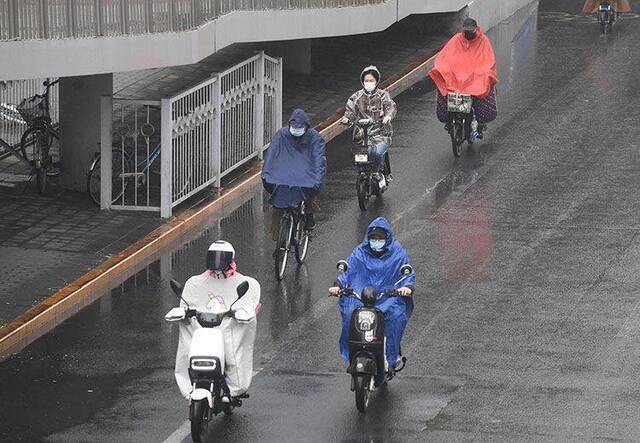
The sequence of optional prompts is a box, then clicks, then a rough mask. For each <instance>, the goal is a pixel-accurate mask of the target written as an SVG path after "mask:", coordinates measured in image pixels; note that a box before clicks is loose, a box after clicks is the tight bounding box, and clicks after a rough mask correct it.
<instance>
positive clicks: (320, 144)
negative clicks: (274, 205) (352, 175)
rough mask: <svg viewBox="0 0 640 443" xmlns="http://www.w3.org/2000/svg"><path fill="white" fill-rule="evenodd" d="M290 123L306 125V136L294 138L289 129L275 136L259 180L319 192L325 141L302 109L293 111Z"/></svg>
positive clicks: (282, 129) (322, 175)
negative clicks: (312, 189) (317, 190)
mask: <svg viewBox="0 0 640 443" xmlns="http://www.w3.org/2000/svg"><path fill="white" fill-rule="evenodd" d="M289 123H290V124H291V125H292V126H294V127H300V126H302V125H303V124H304V125H307V128H308V129H307V132H306V133H305V134H304V135H303V136H302V137H294V136H292V135H291V133H290V132H289V127H288V126H287V127H284V128H281V129H280V130H279V131H278V132H276V134H275V135H274V136H273V139H272V140H271V144H270V146H269V149H267V152H266V153H265V160H264V167H263V169H262V179H263V180H264V181H266V182H267V183H269V184H271V185H287V186H294V187H301V188H314V189H320V188H321V187H322V184H323V181H324V176H325V172H326V168H327V160H326V157H325V141H324V139H323V138H322V136H321V135H320V133H319V132H318V131H316V130H315V129H313V128H312V127H311V120H310V119H309V116H308V115H307V114H306V113H305V112H304V111H303V110H302V109H296V110H294V111H293V114H291V118H290V119H289Z"/></svg>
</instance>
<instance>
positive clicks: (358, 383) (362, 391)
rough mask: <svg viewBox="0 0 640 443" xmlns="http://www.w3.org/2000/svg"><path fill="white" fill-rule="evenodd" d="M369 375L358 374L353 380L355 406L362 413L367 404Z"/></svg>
mask: <svg viewBox="0 0 640 443" xmlns="http://www.w3.org/2000/svg"><path fill="white" fill-rule="evenodd" d="M369 383H370V376H369V375H358V376H356V380H355V392H356V407H357V408H358V411H360V412H362V413H364V412H366V410H367V406H369V394H370V392H369Z"/></svg>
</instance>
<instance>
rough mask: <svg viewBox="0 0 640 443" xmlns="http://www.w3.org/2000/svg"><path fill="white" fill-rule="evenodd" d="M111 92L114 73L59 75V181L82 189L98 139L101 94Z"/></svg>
mask: <svg viewBox="0 0 640 443" xmlns="http://www.w3.org/2000/svg"><path fill="white" fill-rule="evenodd" d="M112 93H113V74H101V75H91V76H84V77H67V78H63V79H60V135H61V147H60V163H61V164H62V175H61V177H62V180H63V182H62V185H63V186H64V187H65V188H67V189H73V190H75V191H80V192H84V191H86V186H87V171H88V170H89V165H90V164H91V160H92V159H93V155H94V153H95V152H97V151H98V150H99V147H98V142H99V141H100V97H101V96H102V95H111V94H112Z"/></svg>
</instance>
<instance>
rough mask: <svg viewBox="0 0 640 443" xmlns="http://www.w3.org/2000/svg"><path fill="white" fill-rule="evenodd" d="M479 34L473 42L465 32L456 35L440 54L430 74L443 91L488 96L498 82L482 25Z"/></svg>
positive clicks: (491, 48)
mask: <svg viewBox="0 0 640 443" xmlns="http://www.w3.org/2000/svg"><path fill="white" fill-rule="evenodd" d="M476 33H477V37H476V38H475V39H473V40H471V41H469V40H467V39H466V38H464V34H463V33H459V34H456V35H455V36H453V38H451V40H449V42H448V43H447V44H446V45H445V47H444V48H442V51H440V53H439V54H438V55H437V57H436V61H435V64H434V67H433V69H432V70H431V71H429V76H430V77H431V78H432V79H433V82H434V83H435V84H436V86H437V87H438V90H439V91H440V94H442V95H447V94H448V93H449V92H459V93H462V94H471V95H473V96H474V97H479V98H484V97H486V96H487V95H488V94H489V92H490V91H491V87H492V86H493V85H495V84H496V83H498V73H497V71H496V56H495V54H494V53H493V47H492V46H491V42H490V41H489V38H488V37H487V36H486V35H484V33H483V32H482V29H480V27H478V28H477V29H476Z"/></svg>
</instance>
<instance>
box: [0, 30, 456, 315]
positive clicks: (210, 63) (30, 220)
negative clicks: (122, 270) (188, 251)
mask: <svg viewBox="0 0 640 443" xmlns="http://www.w3.org/2000/svg"><path fill="white" fill-rule="evenodd" d="M443 23H444V22H443ZM443 23H440V26H439V28H440V29H441V31H438V30H437V27H435V26H434V27H429V28H426V27H425V28H422V29H418V28H417V27H416V25H414V24H411V23H409V24H407V23H402V24H397V25H394V26H393V27H391V28H390V29H389V30H387V31H385V32H380V33H376V34H369V35H359V36H352V37H339V38H328V39H322V40H316V41H313V43H312V61H313V69H312V71H313V73H312V74H311V75H304V74H296V73H291V72H287V73H286V74H285V78H284V86H285V88H284V105H283V112H284V114H285V116H284V117H285V118H286V117H287V116H288V114H289V113H290V112H291V110H292V109H293V108H295V107H303V108H304V109H305V110H307V111H308V113H309V115H310V116H311V118H312V119H313V121H314V123H319V122H320V121H322V120H324V119H325V118H327V117H328V116H331V115H333V114H334V113H335V112H336V109H338V108H341V107H342V106H344V103H345V101H346V99H347V98H348V96H349V95H350V94H351V93H353V92H354V91H355V90H356V89H358V88H359V87H360V85H359V75H360V71H361V70H362V68H363V67H364V66H366V65H369V64H376V65H377V66H378V67H379V68H380V69H381V71H382V73H383V76H384V77H385V78H389V77H390V76H391V75H392V74H393V73H396V72H399V71H401V70H402V69H403V68H404V67H405V66H407V65H409V64H411V63H412V62H415V61H416V60H419V59H422V58H424V57H425V56H426V55H428V54H432V53H434V52H435V51H436V50H437V49H438V48H439V47H440V46H441V44H442V43H443V42H444V41H445V39H446V38H447V32H446V31H447V30H448V27H449V25H448V24H446V23H444V24H443ZM435 24H438V22H434V25H435ZM277 48H278V45H273V46H268V47H265V46H264V45H257V44H243V45H234V46H231V47H229V48H227V49H225V50H223V51H221V52H220V54H219V55H218V56H216V57H210V58H208V59H206V60H204V61H203V62H201V63H198V64H195V65H188V66H179V67H173V68H164V69H153V70H145V71H138V72H133V73H122V74H117V75H116V76H115V78H114V92H115V94H116V95H117V96H119V97H124V98H137V99H146V100H156V99H160V98H164V97H168V96H171V95H173V94H175V93H176V92H179V91H181V90H184V89H186V88H188V87H190V86H192V85H194V84H196V83H198V82H200V81H202V80H203V79H206V78H208V77H209V76H210V75H211V74H212V73H213V72H216V71H220V70H223V69H224V68H226V67H228V66H231V65H233V64H234V63H236V62H238V61H241V60H243V59H245V58H247V57H248V56H251V55H253V54H254V53H255V52H256V51H258V50H265V52H267V53H269V54H270V55H273V56H280V55H282V54H279V53H278V52H277V51H278V50H277ZM320 61H321V62H320ZM425 118H426V116H425ZM28 179H29V176H28V171H24V170H22V169H21V165H19V164H17V162H15V161H14V160H12V159H11V158H7V159H4V160H1V161H0V267H2V270H3V276H4V277H5V278H4V282H3V285H2V286H0V326H2V325H4V324H6V323H8V322H9V321H11V320H12V319H13V318H15V317H16V316H18V315H19V314H21V313H22V312H24V311H25V310H26V309H28V308H30V307H31V306H33V305H35V304H37V303H38V302H40V301H42V300H43V299H45V298H47V297H48V296H50V295H51V294H53V293H54V292H56V291H57V290H59V289H61V288H63V287H65V286H66V285H67V284H68V283H70V282H72V281H73V280H75V279H76V278H78V277H80V276H81V275H83V274H84V273H86V272H87V271H88V270H89V269H91V268H92V267H94V266H95V265H97V264H98V263H101V262H103V261H104V260H106V259H107V258H109V257H110V256H111V255H113V254H115V253H117V252H119V251H121V250H123V249H125V248H126V247H127V246H129V245H130V244H132V243H134V242H135V241H137V240H139V239H140V238H142V237H144V236H145V235H147V234H148V233H150V232H151V231H153V230H154V229H155V228H157V227H158V226H159V225H160V224H161V223H162V222H161V219H160V218H159V217H158V216H157V214H154V213H151V214H147V213H127V212H116V211H112V212H101V211H100V210H98V208H97V207H95V206H93V205H92V203H91V202H90V201H89V198H88V196H87V195H86V194H82V193H77V192H71V191H66V190H63V189H61V188H59V187H57V186H56V185H55V182H54V185H53V186H52V187H51V191H50V192H48V195H46V196H44V197H41V196H38V195H37V191H36V190H35V186H34V184H33V183H32V182H31V183H29V182H28V181H27V180H28ZM178 210H180V208H178Z"/></svg>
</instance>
